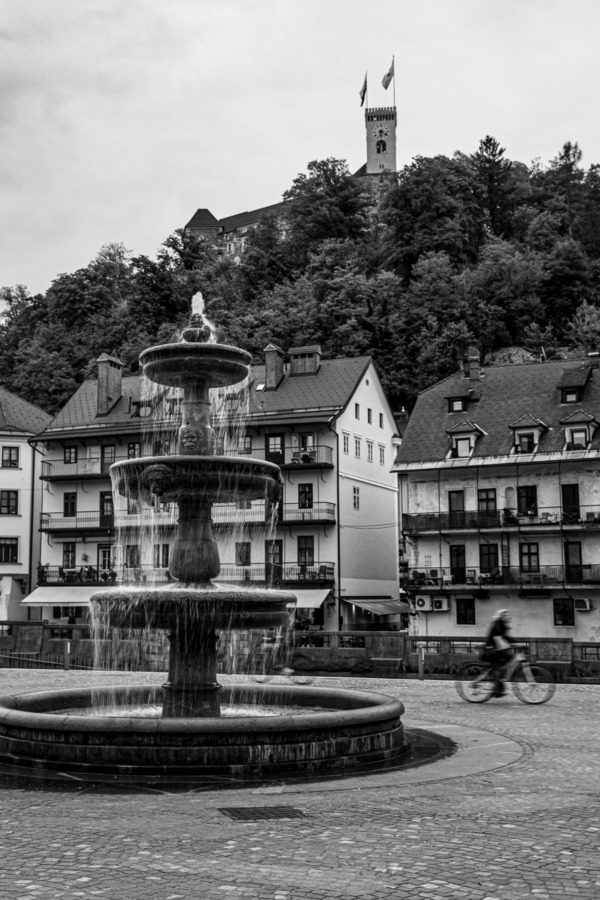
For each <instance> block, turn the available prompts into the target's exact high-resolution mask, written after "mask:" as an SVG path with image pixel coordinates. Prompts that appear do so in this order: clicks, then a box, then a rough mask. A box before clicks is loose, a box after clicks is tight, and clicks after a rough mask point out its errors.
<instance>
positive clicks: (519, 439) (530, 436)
mask: <svg viewBox="0 0 600 900" xmlns="http://www.w3.org/2000/svg"><path fill="white" fill-rule="evenodd" d="M536 445H537V441H536V435H535V434H534V433H533V432H532V431H528V432H526V433H522V434H516V435H515V450H516V452H517V453H533V452H534V450H535V449H536Z"/></svg>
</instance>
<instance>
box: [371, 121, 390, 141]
mask: <svg viewBox="0 0 600 900" xmlns="http://www.w3.org/2000/svg"><path fill="white" fill-rule="evenodd" d="M389 133H390V129H389V127H388V126H387V125H386V124H385V123H384V122H377V123H376V125H375V128H374V129H373V137H376V138H384V137H387V136H388V134H389Z"/></svg>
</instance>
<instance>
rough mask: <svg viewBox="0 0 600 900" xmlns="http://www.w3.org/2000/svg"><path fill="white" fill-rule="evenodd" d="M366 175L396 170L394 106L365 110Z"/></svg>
mask: <svg viewBox="0 0 600 900" xmlns="http://www.w3.org/2000/svg"><path fill="white" fill-rule="evenodd" d="M365 125H366V129H367V172H366V174H367V175H382V174H383V173H384V172H395V171H396V107H395V106H383V107H380V108H379V109H367V110H365Z"/></svg>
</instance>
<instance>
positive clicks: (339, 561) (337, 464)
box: [327, 420, 342, 631]
mask: <svg viewBox="0 0 600 900" xmlns="http://www.w3.org/2000/svg"><path fill="white" fill-rule="evenodd" d="M327 427H328V428H329V430H330V432H331V433H332V434H333V436H334V437H335V492H336V496H335V502H336V506H337V516H338V524H337V584H338V631H341V630H342V594H341V584H342V552H341V548H342V539H341V532H342V528H341V525H340V436H339V434H338V433H337V431H334V430H333V428H332V427H331V420H330V421H329V422H328V423H327Z"/></svg>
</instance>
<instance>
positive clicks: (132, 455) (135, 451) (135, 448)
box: [127, 441, 142, 459]
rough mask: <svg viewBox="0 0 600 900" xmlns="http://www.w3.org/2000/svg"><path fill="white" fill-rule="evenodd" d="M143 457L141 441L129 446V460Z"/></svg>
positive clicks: (133, 442)
mask: <svg viewBox="0 0 600 900" xmlns="http://www.w3.org/2000/svg"><path fill="white" fill-rule="evenodd" d="M141 455H142V445H141V442H140V441H132V442H131V443H130V444H127V459H139V457H140V456H141Z"/></svg>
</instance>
